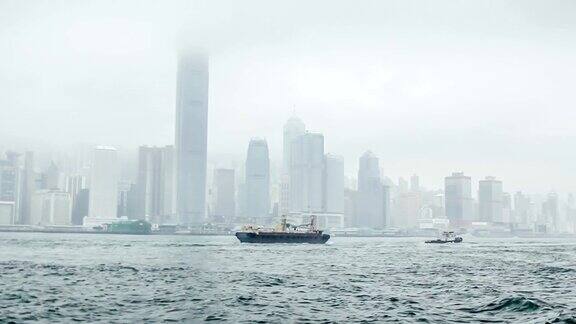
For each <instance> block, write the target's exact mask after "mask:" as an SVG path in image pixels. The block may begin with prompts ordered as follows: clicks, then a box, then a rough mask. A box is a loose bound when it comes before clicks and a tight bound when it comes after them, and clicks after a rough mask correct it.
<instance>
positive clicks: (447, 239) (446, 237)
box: [425, 232, 463, 243]
mask: <svg viewBox="0 0 576 324" xmlns="http://www.w3.org/2000/svg"><path fill="white" fill-rule="evenodd" d="M462 241H463V239H462V237H460V236H456V235H455V234H454V232H443V233H442V237H440V238H437V239H435V240H428V241H426V242H425V243H462Z"/></svg>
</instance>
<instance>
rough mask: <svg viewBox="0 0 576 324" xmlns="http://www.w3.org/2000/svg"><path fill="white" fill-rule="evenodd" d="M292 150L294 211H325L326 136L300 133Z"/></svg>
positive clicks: (291, 175)
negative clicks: (323, 195)
mask: <svg viewBox="0 0 576 324" xmlns="http://www.w3.org/2000/svg"><path fill="white" fill-rule="evenodd" d="M290 154H291V163H290V211H291V212H313V213H317V212H322V211H323V210H324V206H323V197H322V194H323V190H322V189H323V179H324V136H323V135H322V134H318V133H306V134H304V135H301V136H299V137H297V138H296V139H294V140H293V141H292V150H291V151H290Z"/></svg>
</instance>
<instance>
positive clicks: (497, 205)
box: [478, 177, 504, 222]
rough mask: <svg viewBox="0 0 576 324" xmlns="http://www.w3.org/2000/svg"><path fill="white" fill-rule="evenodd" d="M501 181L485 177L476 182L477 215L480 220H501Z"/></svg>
mask: <svg viewBox="0 0 576 324" xmlns="http://www.w3.org/2000/svg"><path fill="white" fill-rule="evenodd" d="M502 208H503V205H502V181H500V180H496V178H494V177H486V178H485V179H484V180H480V182H479V184H478V217H479V220H480V221H482V222H503V221H504V219H503V215H502Z"/></svg>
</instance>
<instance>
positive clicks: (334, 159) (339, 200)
mask: <svg viewBox="0 0 576 324" xmlns="http://www.w3.org/2000/svg"><path fill="white" fill-rule="evenodd" d="M323 185H324V187H323V192H324V194H323V199H324V202H323V206H324V210H323V211H324V212H325V213H335V214H343V213H344V158H343V157H341V156H338V155H333V154H326V155H325V157H324V184H323Z"/></svg>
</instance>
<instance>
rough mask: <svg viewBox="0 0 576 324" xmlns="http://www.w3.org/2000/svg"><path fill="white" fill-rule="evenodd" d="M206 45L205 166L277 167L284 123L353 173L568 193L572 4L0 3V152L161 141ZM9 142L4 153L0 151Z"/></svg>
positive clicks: (574, 135)
mask: <svg viewBox="0 0 576 324" xmlns="http://www.w3.org/2000/svg"><path fill="white" fill-rule="evenodd" d="M186 43H190V44H192V43H202V44H204V45H205V46H206V47H207V48H209V49H210V53H211V62H210V63H211V67H210V108H209V148H208V150H209V154H211V155H213V156H214V155H216V154H231V155H237V156H239V157H242V156H244V155H245V152H246V148H247V146H248V141H249V139H250V138H251V137H256V136H257V137H265V138H267V139H268V141H269V146H270V151H271V155H272V158H273V159H275V160H278V159H279V158H280V157H281V140H282V138H281V136H282V126H283V124H284V122H285V121H286V119H287V118H289V117H290V116H291V114H292V112H293V110H295V111H296V113H297V115H298V116H299V117H300V118H301V119H302V120H303V121H304V122H305V123H306V125H307V127H308V129H310V130H312V131H319V132H322V133H323V134H324V135H325V141H326V150H327V151H328V152H332V153H336V154H341V155H344V157H345V159H346V171H347V173H348V174H353V173H354V172H355V171H356V168H357V164H358V162H357V160H358V157H359V156H360V155H361V154H362V152H363V151H365V150H368V149H370V150H372V151H374V152H375V154H377V155H378V156H379V157H380V158H381V165H382V168H383V170H384V172H385V173H386V174H387V175H389V176H391V177H392V178H394V179H396V178H397V177H398V176H405V177H408V176H409V175H410V174H412V173H418V174H420V175H421V177H422V181H421V182H423V184H424V185H427V186H430V187H440V186H441V185H442V178H443V177H444V176H445V175H448V174H449V173H451V172H452V171H459V170H462V171H464V172H466V173H467V174H470V175H472V176H473V178H474V180H478V179H479V178H480V177H484V176H486V175H493V176H496V177H498V178H500V179H502V180H503V181H504V188H505V190H508V191H513V190H520V189H524V190H525V191H531V192H547V191H549V190H552V189H554V190H557V191H561V192H568V191H574V192H576V127H575V125H576V98H575V96H576V95H575V93H576V90H575V85H576V2H575V1H570V0H567V1H553V0H552V1H551V0H546V1H544V0H542V1H527V0H518V1H504V0H496V1H438V0H435V1H422V0H420V1H409V0H399V1H382V0H380V1H335V0H330V1H270V0H267V1H217V0H210V1H105V0H97V1H81V0H68V1H58V0H49V1H22V0H0V145H1V146H3V147H4V148H7V147H10V146H11V143H21V144H19V145H24V146H26V145H28V146H30V145H32V144H31V143H36V144H38V143H45V144H46V145H57V146H65V145H70V144H73V143H78V142H85V143H98V144H108V145H117V146H121V147H128V148H129V147H137V146H138V145H142V144H149V145H165V144H171V143H173V139H174V116H175V93H176V90H175V81H176V71H175V67H176V49H177V48H178V47H180V46H182V44H186ZM13 145H16V144H13Z"/></svg>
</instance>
